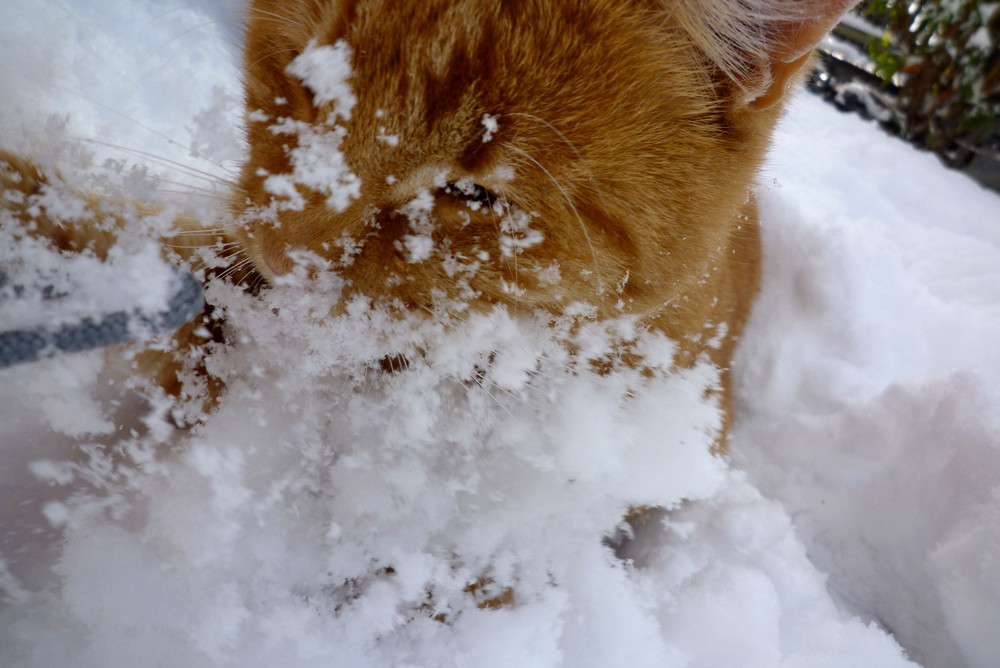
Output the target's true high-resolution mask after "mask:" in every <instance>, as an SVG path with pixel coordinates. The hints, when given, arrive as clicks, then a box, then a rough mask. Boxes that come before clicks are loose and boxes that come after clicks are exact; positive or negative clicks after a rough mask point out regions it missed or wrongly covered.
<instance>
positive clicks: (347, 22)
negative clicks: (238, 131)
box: [235, 0, 849, 339]
mask: <svg viewBox="0 0 1000 668" xmlns="http://www.w3.org/2000/svg"><path fill="white" fill-rule="evenodd" d="M745 4H747V3H746V2H738V3H736V2H734V1H733V0H694V1H688V2H673V3H671V2H665V1H663V0H660V1H655V0H618V1H611V0H531V1H527V2H518V3H508V2H501V1H500V0H419V1H412V2H400V0H343V1H337V0H282V1H280V2H279V1H277V0H256V1H255V2H253V3H252V7H251V8H250V10H249V18H248V29H247V39H246V50H245V60H244V66H245V77H246V86H247V92H246V106H247V123H248V130H247V131H248V139H249V144H250V153H249V159H248V161H247V162H246V164H245V166H244V169H243V172H242V175H241V178H240V182H239V186H240V187H239V191H238V195H237V196H236V199H235V207H236V209H237V213H238V214H239V215H240V221H241V223H242V230H241V232H240V235H241V239H242V242H243V244H244V245H245V247H246V249H247V251H248V254H249V255H250V257H251V258H252V260H253V261H254V264H255V265H256V267H257V268H258V270H259V271H260V272H261V273H262V274H263V275H265V276H266V277H268V278H271V279H274V278H275V277H276V276H282V275H287V274H289V273H290V272H291V271H292V270H293V268H294V266H295V265H296V263H301V261H302V260H303V258H307V259H311V261H312V262H313V263H315V264H318V265H319V266H321V267H328V268H330V269H333V270H335V271H336V272H337V273H338V274H339V275H340V276H341V277H342V278H343V279H344V280H345V282H346V283H345V284H346V290H347V293H348V295H351V294H360V295H364V296H366V297H369V298H371V299H372V300H374V301H375V302H376V303H385V304H391V305H394V307H396V308H400V309H402V310H405V311H414V312H421V311H427V310H431V309H433V308H435V307H442V306H443V307H446V308H449V309H452V310H455V309H458V310H461V309H462V308H464V306H465V305H466V304H472V305H473V306H474V307H475V306H483V305H486V304H495V303H505V304H510V305H513V306H516V307H542V308H544V309H548V310H550V311H552V312H554V313H559V312H563V311H565V309H566V308H567V306H569V305H571V304H575V303H585V304H588V305H589V306H590V307H593V309H594V313H596V314H597V315H598V316H610V315H615V314H618V313H621V312H622V311H624V312H627V313H634V314H636V315H639V316H641V317H643V318H644V319H645V320H646V322H649V323H651V324H653V325H655V326H657V327H659V328H661V329H663V330H665V331H666V332H667V333H668V334H670V335H672V336H673V337H675V338H678V339H684V338H692V337H694V338H698V337H700V336H701V335H702V330H703V328H704V326H705V323H706V321H709V322H713V323H714V324H719V323H725V322H727V321H729V320H734V321H735V322H734V323H730V325H731V326H730V327H729V329H730V330H736V329H738V324H739V321H741V320H742V317H743V315H742V313H743V311H745V306H744V305H745V303H746V302H747V301H748V299H747V295H748V294H749V293H752V291H753V286H754V284H755V279H754V276H755V269H754V266H755V265H756V260H757V250H756V237H755V233H754V230H753V229H751V228H753V227H754V225H753V224H752V223H751V224H749V225H746V224H744V222H746V218H745V216H746V215H750V216H751V217H752V209H751V207H750V206H748V205H747V200H748V187H749V185H750V184H751V181H752V179H753V177H754V173H755V171H756V169H757V167H758V165H759V163H760V161H761V159H762V156H763V153H764V150H765V148H766V145H767V142H768V139H769V135H770V131H771V129H772V127H773V125H774V122H775V120H776V117H777V113H778V105H775V104H773V103H774V102H776V101H778V100H780V99H781V97H782V94H783V90H784V84H785V81H786V80H787V79H788V77H789V76H791V74H792V73H794V72H795V71H796V70H798V69H799V65H801V63H802V58H801V56H802V53H804V52H805V51H806V50H807V49H808V47H809V46H811V44H812V42H813V41H814V39H818V36H819V34H821V32H822V30H823V29H825V28H827V27H829V25H830V24H832V22H833V20H834V19H835V18H836V16H837V15H839V13H840V12H841V11H843V10H844V9H846V7H847V6H848V4H849V3H844V2H843V1H841V2H834V3H828V2H812V1H799V2H792V1H789V0H784V1H781V0H777V1H776V0H749V4H750V5H754V7H753V8H751V9H755V11H753V12H746V11H744V10H745V9H746V8H745V7H744V5H745ZM757 5H760V6H759V7H757ZM734 12H735V15H736V17H737V18H735V19H734V18H733V15H734ZM743 14H746V15H748V16H752V17H753V18H748V19H743V18H739V17H740V16H742V15H743ZM713 17H714V18H713ZM754 21H756V23H754ZM748 35H749V36H748ZM786 61H787V62H786ZM748 91H749V93H748ZM747 267H749V269H747ZM744 270H746V273H747V278H746V279H734V278H733V275H734V274H735V273H739V272H740V271H744ZM730 293H732V294H730ZM720 302H721V303H722V304H723V307H722V310H721V311H720V310H719V308H720V307H719V304H720ZM712 334H713V336H714V330H713V333H712Z"/></svg>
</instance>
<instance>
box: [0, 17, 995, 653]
mask: <svg viewBox="0 0 1000 668" xmlns="http://www.w3.org/2000/svg"><path fill="white" fill-rule="evenodd" d="M235 7H236V4H235V3H218V2H213V1H209V0H204V1H196V2H189V3H186V6H185V7H183V8H181V7H180V6H178V5H176V4H174V3H173V2H171V1H169V0H148V1H147V2H143V3H135V2H129V1H127V0H114V1H109V0H102V1H101V2H96V1H95V2H83V1H82V0H81V1H80V2H74V3H73V5H72V8H70V7H67V6H66V5H64V4H63V3H60V2H57V1H55V0H45V1H39V0H12V1H9V2H8V3H6V5H5V7H4V9H3V10H2V11H0V13H2V14H3V15H4V19H3V20H2V21H0V45H3V46H2V47H0V48H2V49H3V57H2V58H0V62H2V65H0V84H2V85H3V86H4V90H6V91H14V92H16V95H15V96H13V97H11V98H10V99H9V100H7V101H5V104H4V106H3V107H2V108H0V129H2V133H3V137H4V143H5V144H6V145H8V146H10V145H11V144H12V143H13V144H14V148H16V149H18V150H22V151H28V150H29V147H30V152H31V153H32V154H35V155H38V156H39V159H42V160H45V161H46V162H47V163H51V164H57V165H62V166H64V170H63V173H64V174H67V173H68V174H69V175H70V177H71V178H70V181H71V182H72V183H90V182H94V183H96V185H97V186H101V187H105V188H107V189H110V191H111V192H118V193H124V194H128V195H131V196H134V197H137V198H140V199H144V198H146V197H152V198H158V199H161V200H164V201H166V202H167V203H168V204H170V205H171V206H176V205H177V202H178V201H180V202H183V204H184V205H185V206H186V207H187V208H191V207H194V209H195V211H194V213H196V214H198V215H202V216H204V217H205V218H206V220H209V221H212V220H213V218H212V216H213V214H214V213H216V207H217V206H218V197H217V196H216V195H222V194H224V192H225V189H224V186H222V185H221V184H220V183H219V179H221V178H224V177H226V176H227V175H229V174H231V172H232V169H233V167H234V164H235V160H237V159H238V156H239V127H238V124H237V122H236V121H235V120H233V119H234V118H236V117H238V109H237V102H236V101H237V100H238V98H239V95H238V75H237V72H236V68H235V66H234V63H236V62H237V57H236V48H237V42H238V31H239V28H238V19H237V18H236V17H237V16H238V14H237V13H236V11H235V9H234V8H235ZM40 34H44V35H46V36H49V39H46V40H38V39H37V38H36V36H37V35H40ZM318 51H320V50H319V49H317V50H314V51H313V53H316V52H318ZM334 55H335V54H326V55H325V56H323V57H328V56H329V57H333V56H334ZM337 77H338V81H339V82H341V83H342V82H343V81H349V79H347V78H346V77H347V75H346V73H344V72H339V73H338V75H337ZM326 83H330V85H331V86H332V85H334V84H336V83H337V82H326ZM314 90H316V88H315V87H314ZM330 101H334V99H333V98H331V100H330ZM52 114H57V115H58V117H57V118H56V119H55V120H52V116H51V115H52ZM227 119H228V120H227ZM487 129H489V128H487ZM76 138H83V139H84V140H99V141H100V142H101V143H100V144H95V143H94V142H93V141H85V142H84V143H83V150H81V149H80V148H79V147H80V144H79V143H77V142H76V141H74V140H75V139H76ZM108 145H110V146H108ZM314 148H316V149H317V151H318V145H317V146H314ZM333 148H334V149H335V148H336V146H333ZM88 150H89V151H92V152H94V153H95V154H96V155H95V156H94V157H93V158H92V159H90V160H88V159H87V158H86V156H84V155H81V154H82V153H86V152H87V151H88ZM132 150H137V151H141V152H142V154H141V155H136V156H133V154H132V153H131V151H132ZM193 153H196V155H193ZM306 157H308V158H309V160H308V161H307V160H306ZM107 158H115V159H116V160H117V161H118V162H112V163H107V164H105V160H106V159H107ZM164 159H166V160H172V161H176V162H179V163H181V164H182V165H184V166H185V167H184V168H182V169H172V168H170V167H169V165H168V163H165V162H164ZM311 159H312V156H305V157H303V163H302V164H303V166H306V165H311V164H312V162H310V161H311ZM66 165H70V166H73V169H69V170H67V169H65V166H66ZM133 165H140V166H141V165H148V169H143V168H133ZM311 173H313V174H314V175H315V172H311ZM338 174H340V176H344V173H343V172H338ZM316 179H317V180H321V179H320V176H316ZM174 182H179V185H178V184H176V183H174ZM327 183H330V181H327ZM164 191H184V192H187V193H188V194H187V195H184V196H183V197H182V198H180V199H179V200H178V197H177V195H176V194H175V193H174V192H164ZM192 191H193V192H194V193H196V195H194V196H192V195H191V194H190V193H191V192H192ZM338 192H343V191H342V189H338V188H332V189H331V191H330V193H329V194H330V196H331V197H335V196H336V195H337V193H338ZM758 197H759V200H760V205H761V213H762V218H763V221H764V226H763V234H764V244H765V267H764V289H763V291H762V293H761V296H760V299H759V302H758V304H757V306H756V308H755V311H754V314H753V316H752V320H751V323H750V326H749V328H748V331H747V333H746V335H745V338H744V341H743V343H742V344H741V347H740V349H739V351H738V355H737V367H736V382H737V397H736V400H737V401H736V404H737V405H736V408H737V414H736V422H735V426H734V429H733V433H732V442H731V447H730V450H731V452H730V459H729V460H723V459H721V458H718V457H715V456H712V455H711V453H710V451H709V448H710V445H711V443H712V441H713V437H714V434H715V433H716V431H717V429H718V427H719V424H720V423H719V419H720V415H719V412H718V410H717V407H716V406H715V405H713V404H712V402H711V401H706V400H705V399H704V390H705V389H706V388H707V387H710V386H711V385H712V384H713V383H714V382H716V380H717V378H716V375H715V372H714V371H713V370H712V369H711V368H709V367H708V366H706V365H699V366H696V367H695V368H694V369H692V370H690V371H688V372H685V373H680V374H678V373H668V371H667V368H666V367H668V366H669V360H670V355H671V351H672V344H671V343H670V342H669V341H667V340H665V339H663V338H662V337H658V336H656V335H653V334H649V333H641V332H637V331H636V330H635V328H634V323H632V322H631V321H630V320H629V319H628V318H622V319H620V320H616V321H613V322H610V323H594V322H591V321H588V320H587V319H586V317H585V314H586V307H585V305H580V306H578V307H577V308H576V309H575V310H574V312H573V313H569V314H567V316H566V317H565V318H563V319H560V320H558V321H557V322H555V323H550V322H549V321H548V319H546V318H541V317H538V316H534V315H532V314H529V313H519V314H518V317H517V318H514V317H512V316H511V315H510V314H508V313H506V312H502V311H494V312H489V313H484V314H480V315H469V314H460V315H461V317H460V318H459V317H457V316H456V317H455V318H454V319H453V320H451V321H450V322H447V323H446V322H443V321H444V320H445V319H446V318H445V316H440V317H439V318H438V319H436V320H435V319H412V320H411V319H402V320H400V319H394V318H392V317H391V316H389V315H388V314H384V313H379V312H377V311H373V310H371V309H370V308H368V305H367V304H365V303H361V302H354V303H351V304H348V305H347V308H346V313H345V314H344V315H342V316H338V317H336V318H326V317H324V316H325V314H326V312H327V311H328V308H329V303H330V301H331V300H332V299H335V298H336V295H337V294H339V287H340V285H339V282H338V281H339V279H338V278H337V276H336V275H335V274H332V273H324V272H322V271H321V272H319V274H317V276H315V277H314V280H315V281H316V283H314V284H313V285H314V287H313V289H306V288H305V287H303V286H302V285H299V284H297V281H295V280H288V281H284V282H283V283H284V284H283V285H280V286H278V287H277V288H276V289H274V290H271V291H269V292H268V293H266V294H264V295H263V296H261V297H259V298H253V297H250V296H247V295H244V294H242V293H239V292H237V291H234V290H232V289H230V288H227V287H226V286H225V285H222V284H213V285H211V286H210V287H209V290H208V294H207V298H208V299H209V300H210V301H211V302H212V303H214V304H216V305H217V306H218V307H219V308H220V309H224V310H225V312H226V313H227V316H228V319H229V322H230V324H231V328H232V329H231V332H230V334H231V336H232V338H233V340H234V341H235V342H236V343H234V345H232V346H228V347H226V348H223V349H219V350H216V351H214V352H213V354H212V355H211V357H210V359H209V364H210V365H211V369H212V371H213V373H216V374H218V375H219V376H220V377H221V378H222V379H223V380H225V381H226V382H227V385H228V390H227V393H226V394H225V395H224V396H223V398H222V400H221V401H220V404H219V406H218V408H217V410H216V411H215V412H214V413H213V414H212V415H211V416H210V417H209V418H208V419H207V420H206V421H205V422H204V423H203V424H201V425H199V426H197V427H195V428H193V429H190V430H187V431H178V430H175V429H174V428H172V426H171V423H170V419H169V415H167V414H166V413H165V409H164V408H163V406H162V405H161V402H158V401H157V400H156V398H155V396H154V397H152V398H151V399H150V401H151V408H152V409H153V410H152V411H151V412H148V413H147V412H146V411H144V410H143V409H142V404H141V402H140V401H139V400H138V399H137V398H136V397H135V395H134V393H133V392H132V390H130V387H129V384H128V383H125V384H123V383H122V382H121V381H119V380H117V379H118V378H120V375H116V374H118V373H120V370H119V371H115V366H116V365H115V364H111V365H110V366H111V367H112V371H107V370H103V367H104V364H103V357H102V355H101V353H100V352H96V353H85V354H80V355H73V356H66V357H62V358H58V359H55V360H46V361H43V362H39V363H36V364H32V365H26V366H21V367H15V368H11V369H7V370H4V371H2V372H0V458H2V459H0V461H2V463H3V465H2V466H0V499H2V500H3V502H2V503H0V665H4V666H55V665H73V666H101V667H115V666H135V665H164V666H185V667H187V666H227V665H232V666H244V665H274V666H313V665H315V666H320V665H323V666H326V665H344V666H461V665H476V666H572V667H574V668H575V667H577V666H596V667H600V668H606V667H611V666H626V665H627V666H766V667H773V666H787V667H792V666H796V667H809V668H814V667H817V666H831V667H834V666H836V667H838V668H839V667H842V666H859V667H870V666H879V667H891V666H903V665H912V664H911V663H909V662H908V660H907V658H906V657H910V658H912V659H913V660H915V661H917V662H919V663H920V664H922V665H926V666H961V665H968V666H994V665H997V664H998V663H1000V643H997V642H996V641H995V629H996V628H998V627H1000V591H998V585H997V583H998V582H1000V417H998V416H1000V410H998V408H1000V351H998V349H997V346H996V344H995V342H996V341H997V340H1000V198H998V197H997V196H996V195H995V194H992V193H989V192H987V191H984V190H982V189H980V188H979V187H978V186H977V185H975V184H974V183H973V182H971V181H969V180H967V179H966V178H965V177H963V176H962V175H960V174H956V173H952V172H948V171H945V170H944V169H942V168H941V167H940V166H939V165H938V163H937V162H936V160H935V159H934V158H933V157H932V156H929V155H925V154H921V153H918V152H916V151H914V150H912V149H911V148H909V147H908V146H906V145H904V144H902V143H900V142H897V141H895V140H893V139H890V138H887V137H885V136H883V135H881V134H880V133H879V132H878V130H877V129H876V128H875V127H874V126H871V125H865V124H863V123H862V122H861V121H859V120H858V119H857V118H855V117H851V116H845V115H841V114H838V113H837V112H835V111H834V110H832V109H830V108H828V107H825V106H823V105H822V103H821V102H820V101H818V100H816V99H814V98H811V97H807V96H802V97H800V98H799V99H798V100H797V101H796V102H795V104H794V105H793V106H792V107H791V109H790V110H789V112H788V114H787V115H786V117H785V118H784V120H783V123H782V125H781V127H780V129H779V131H778V136H777V142H776V146H775V149H774V151H773V152H772V155H771V157H770V159H769V161H768V164H767V166H766V169H765V173H764V174H763V175H762V178H761V186H760V188H759V195H758ZM527 213H530V212H527ZM416 219H417V221H418V222H419V216H416ZM527 221H528V219H525V221H524V223H523V224H522V225H520V227H518V228H517V229H514V228H512V229H511V234H512V240H513V241H516V242H519V243H522V242H524V241H526V240H530V239H532V237H531V236H530V234H528V233H529V232H530V231H531V230H530V228H528V227H527V224H528V222H527ZM514 222H517V221H512V224H513V223H514ZM416 227H419V225H416V226H415V229H414V231H415V232H419V230H417V229H416ZM514 233H517V235H520V236H516V235H514ZM526 235H527V236H526ZM413 236H414V237H416V236H419V235H418V234H415V235H413ZM139 242H140V240H139V239H136V240H135V243H136V244H137V245H136V248H143V249H144V248H145V247H143V246H141V244H140V243H139ZM10 243H11V239H10V233H9V230H8V231H6V232H5V231H4V230H3V229H2V227H0V247H3V248H5V249H6V248H9V244H10ZM411 250H413V252H414V253H415V254H417V255H418V254H419V253H418V252H417V251H418V250H419V249H411ZM347 251H348V249H346V248H345V253H347ZM4 257H6V258H9V257H11V256H10V254H9V253H8V254H7V255H4ZM22 257H23V258H24V260H25V262H26V265H28V266H34V265H33V264H32V263H35V264H39V263H41V264H42V265H44V266H45V267H51V269H52V271H56V269H57V266H56V265H57V264H59V267H62V265H61V264H60V263H59V262H57V260H56V259H53V258H52V257H51V256H50V255H46V254H44V253H42V252H40V251H35V250H32V251H30V252H27V254H26V255H24V256H22ZM29 260H30V261H29ZM87 276H90V274H88V275H87ZM94 276H97V274H94ZM80 280H83V281H85V282H87V281H88V279H87V278H86V277H82V278H81V279H80ZM89 280H90V282H91V283H93V282H95V281H107V279H106V278H101V277H100V276H97V277H96V278H92V279H89ZM108 292H109V293H114V292H116V290H108ZM574 313H575V315H574ZM446 324H447V325H448V327H445V325H446ZM622 338H626V339H628V338H634V339H635V344H634V345H635V347H636V348H637V351H638V352H641V353H644V355H645V358H646V360H647V362H648V364H649V365H650V367H651V373H649V374H644V373H641V372H639V371H637V370H634V369H630V368H629V367H628V366H627V365H622V364H615V359H616V355H621V354H622V353H623V351H621V350H615V348H614V344H613V341H615V340H620V339H622ZM567 341H571V342H572V343H573V345H571V346H567V345H566V342H567ZM571 350H574V351H576V352H575V353H571V352H570V351H571ZM399 353H403V354H404V356H405V357H406V358H407V360H408V362H407V363H406V364H407V365H408V366H407V368H405V369H401V368H400V365H401V364H403V361H402V359H401V358H400V357H399V356H398V354H399ZM119 354H120V353H119ZM113 356H114V354H112V357H113ZM387 358H388V359H390V360H392V359H395V360H396V362H395V363H392V364H394V372H392V373H386V372H383V371H381V370H380V368H379V360H384V359H387ZM594 360H596V361H599V362H600V363H601V364H600V366H602V367H603V368H605V369H607V368H609V367H610V371H608V372H607V373H596V372H595V371H594V367H595V365H594V364H593V363H592V362H593V361H594ZM639 506H645V507H649V508H661V509H663V510H650V511H647V512H646V513H645V514H644V515H642V516H641V517H640V518H639V519H637V520H635V521H634V522H633V523H632V525H631V526H628V525H625V524H623V523H622V522H621V519H622V517H623V516H624V515H625V514H626V513H628V512H629V510H630V509H632V508H635V507H639ZM508 587H509V590H508ZM508 598H510V599H512V600H511V601H510V602H507V603H505V604H503V605H499V606H496V605H495V603H496V602H497V601H504V600H506V599H508ZM493 607H496V608H497V609H492V608H493ZM890 632H891V633H892V635H889V633H890ZM897 643H899V645H902V647H903V648H905V650H902V649H900V647H899V646H898V645H897ZM904 652H905V653H904Z"/></svg>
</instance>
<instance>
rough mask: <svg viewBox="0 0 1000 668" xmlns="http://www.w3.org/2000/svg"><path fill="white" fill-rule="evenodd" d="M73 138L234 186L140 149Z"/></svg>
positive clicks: (203, 172)
mask: <svg viewBox="0 0 1000 668" xmlns="http://www.w3.org/2000/svg"><path fill="white" fill-rule="evenodd" d="M71 138H72V139H76V140H77V141H82V142H86V143H88V144H96V145H98V146H106V147H107V148H113V149H115V150H117V151H122V152H123V153H131V154H132V155H136V156H139V157H141V158H145V159H146V160H149V161H150V162H155V163H159V164H160V165H161V166H164V167H170V168H171V169H174V170H176V171H178V172H180V173H182V174H186V175H187V176H191V177H194V178H200V179H202V180H205V181H208V182H209V183H212V184H223V185H226V186H227V187H232V186H233V184H232V183H231V182H230V181H228V180H227V179H224V178H222V177H221V176H219V175H217V174H213V173H211V172H206V171H204V170H201V169H198V168H197V167H192V166H190V165H185V164H184V163H182V162H178V161H176V160H171V159H169V158H163V157H160V156H158V155H156V154H154V153H150V152H148V151H141V150H139V149H134V148H129V147H128V146H122V145H120V144H112V143H110V142H105V141H101V140H99V139H93V138H89V137H71Z"/></svg>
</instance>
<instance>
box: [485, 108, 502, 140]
mask: <svg viewBox="0 0 1000 668" xmlns="http://www.w3.org/2000/svg"><path fill="white" fill-rule="evenodd" d="M482 124H483V128H484V129H483V143H484V144H485V143H486V142H488V141H491V140H492V139H493V135H495V134H496V133H497V131H498V130H499V129H500V122H499V121H498V120H497V116H491V115H490V114H483V120H482Z"/></svg>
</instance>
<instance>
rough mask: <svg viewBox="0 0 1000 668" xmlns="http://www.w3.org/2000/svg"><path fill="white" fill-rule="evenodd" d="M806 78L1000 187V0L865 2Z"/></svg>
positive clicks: (830, 96) (826, 43) (842, 104)
mask: <svg viewBox="0 0 1000 668" xmlns="http://www.w3.org/2000/svg"><path fill="white" fill-rule="evenodd" d="M809 85H810V88H811V90H813V92H816V93H818V94H820V95H822V96H823V97H824V98H826V99H827V100H829V101H830V102H832V103H833V104H835V105H837V107H838V108H840V109H841V110H843V111H853V112H857V113H859V114H860V115H861V116H863V117H865V118H868V119H874V120H876V121H878V123H879V124H880V125H881V126H882V127H883V128H884V129H885V130H886V131H888V132H890V133H892V134H896V135H899V136H900V137H902V138H904V139H906V140H907V141H909V142H911V143H913V144H915V145H917V146H920V147H922V148H925V149H928V150H931V151H934V152H935V153H937V154H938V155H939V156H940V157H941V159H942V160H943V161H944V163H945V164H947V165H948V166H950V167H955V168H959V169H962V170H963V171H965V172H966V173H967V174H969V175H970V176H972V177H973V178H975V179H977V180H978V181H979V182H980V183H982V184H984V185H986V186H988V187H991V188H993V189H994V190H997V191H998V192H1000V1H997V0H992V1H990V2H984V1H982V0H865V1H864V2H862V3H861V4H859V5H858V6H857V7H856V8H855V9H854V10H853V11H852V12H851V13H848V14H847V15H846V16H845V17H844V20H843V21H842V22H841V23H840V25H838V26H837V27H836V28H835V29H834V31H833V33H831V34H830V35H828V36H827V37H826V38H825V39H824V40H823V42H822V44H821V45H820V49H819V58H818V59H817V68H816V71H815V73H814V74H813V76H812V78H811V79H810V81H809Z"/></svg>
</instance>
